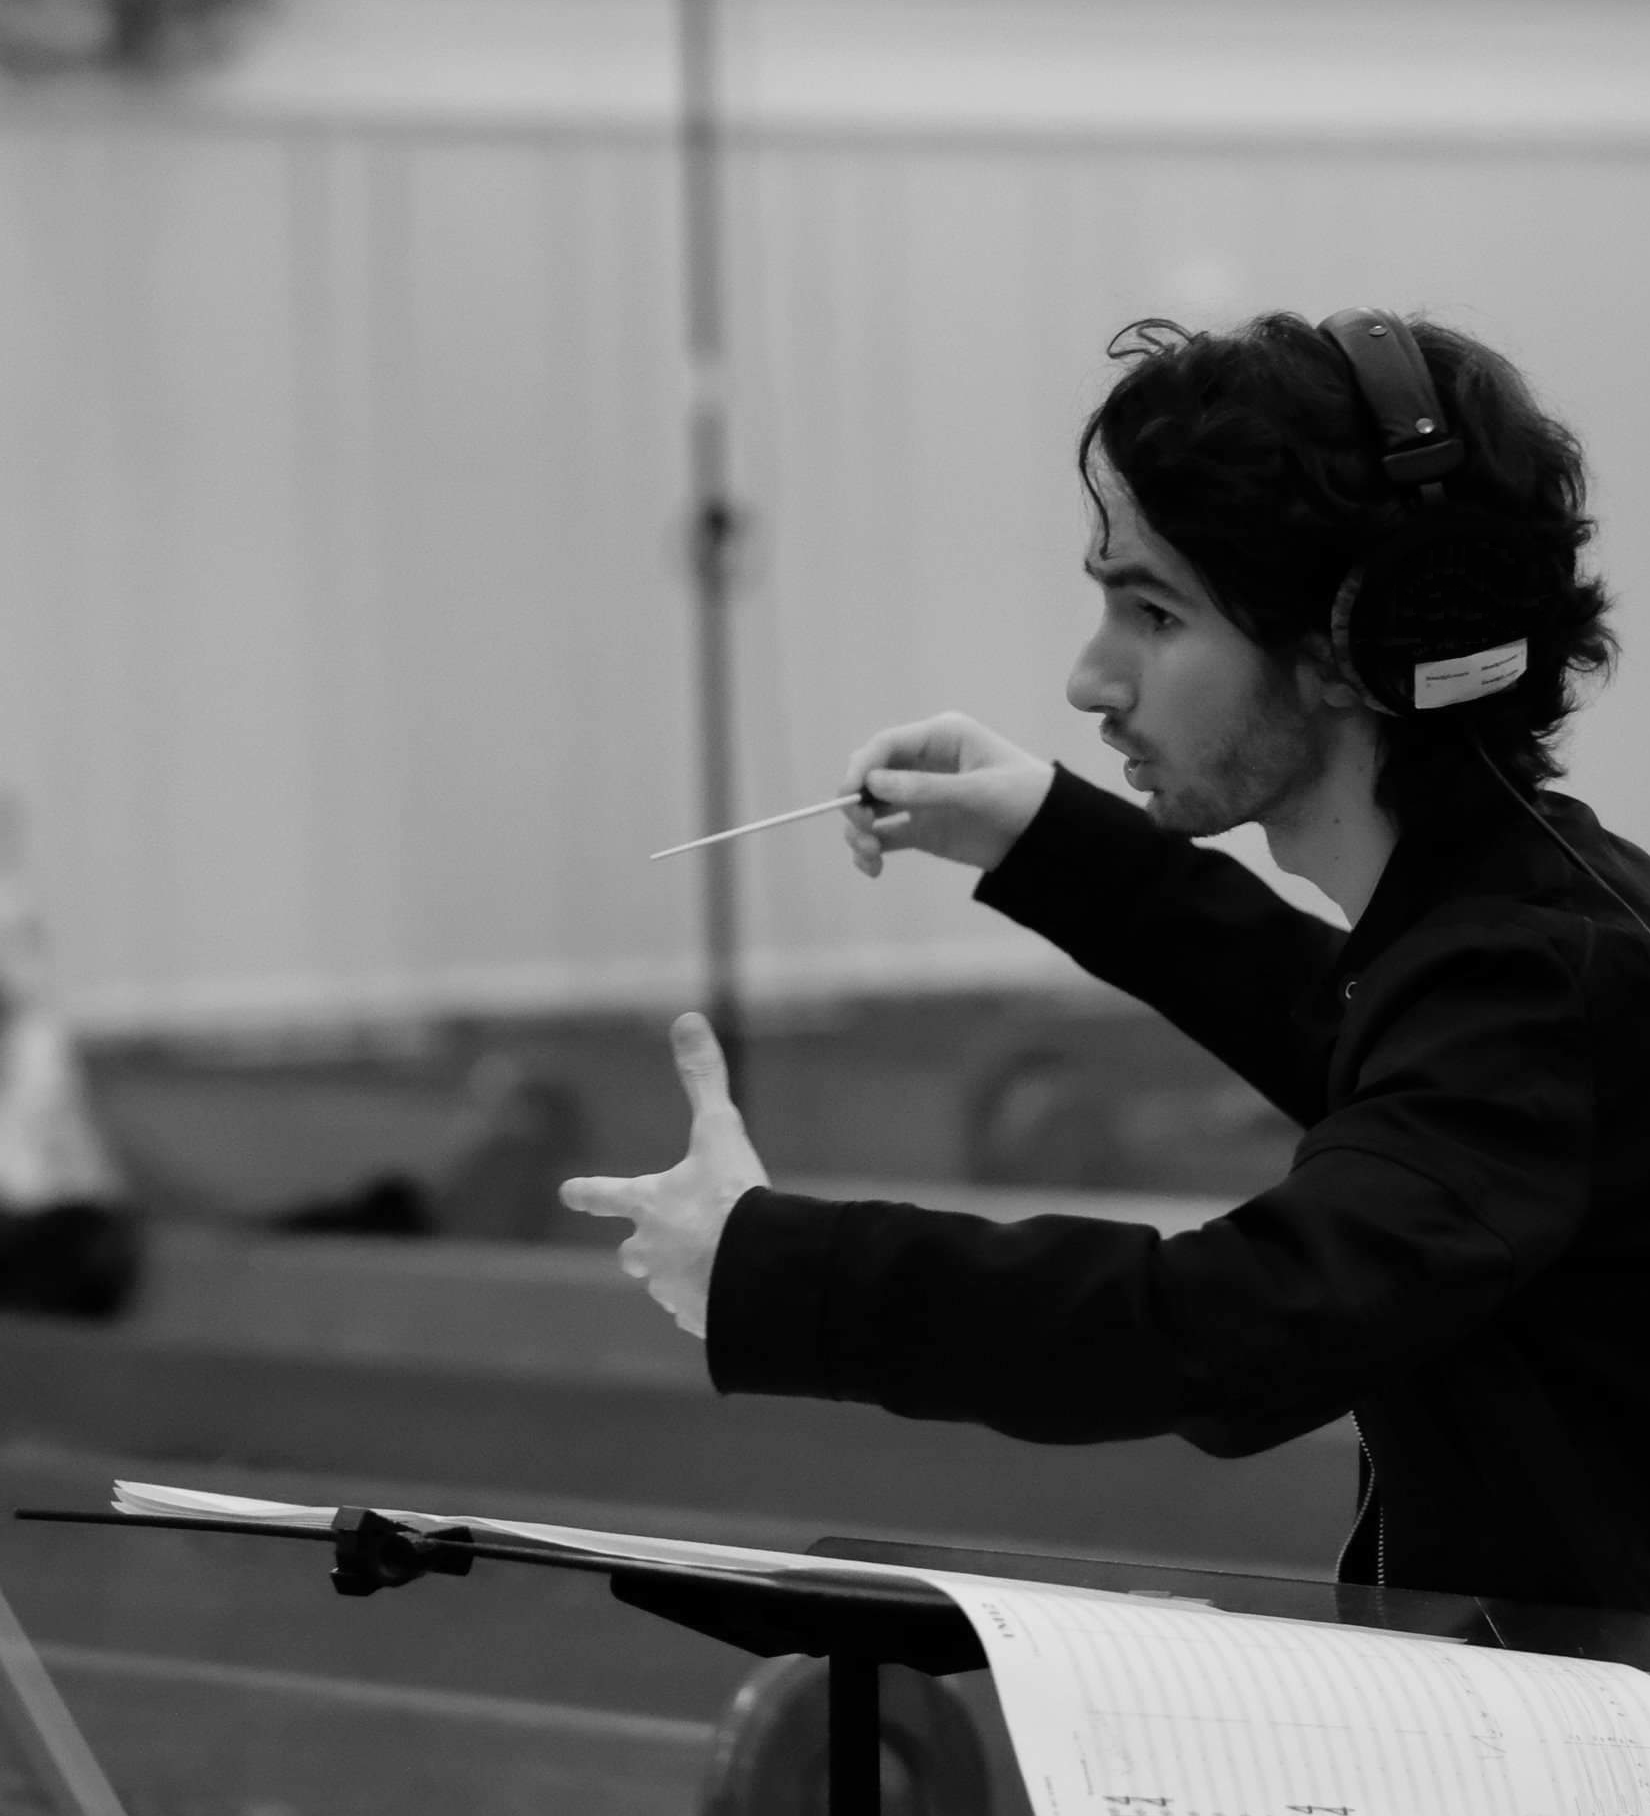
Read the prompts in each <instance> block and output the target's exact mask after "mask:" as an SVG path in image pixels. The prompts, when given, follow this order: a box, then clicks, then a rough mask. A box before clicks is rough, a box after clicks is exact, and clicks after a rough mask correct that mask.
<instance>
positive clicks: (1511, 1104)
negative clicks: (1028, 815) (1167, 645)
mask: <svg viewBox="0 0 1650 1816" xmlns="http://www.w3.org/2000/svg"><path fill="white" fill-rule="evenodd" d="M1537 801H1538V802H1539V805H1540V811H1541V812H1542V814H1543V816H1544V817H1545V819H1546V820H1547V822H1548V823H1549V824H1550V825H1552V826H1553V827H1554V828H1556V829H1557V830H1558V831H1559V832H1560V833H1561V834H1562V835H1563V836H1564V838H1565V839H1566V840H1567V841H1568V842H1569V844H1571V845H1572V846H1573V847H1574V848H1575V849H1576V850H1578V851H1579V852H1580V853H1581V854H1582V855H1583V856H1584V857H1585V858H1586V859H1587V860H1588V862H1589V863H1591V864H1592V866H1593V867H1594V869H1596V870H1597V871H1599V872H1600V873H1601V874H1602V875H1603V876H1605V877H1606V878H1607V879H1608V880H1609V881H1610V883H1611V884H1612V885H1613V886H1614V887H1615V888H1616V889H1618V890H1619V891H1620V892H1621V893H1622V894H1623V895H1625V896H1626V897H1627V898H1628V899H1629V900H1630V901H1632V902H1633V903H1634V905H1635V906H1637V907H1639V911H1640V912H1641V913H1642V914H1644V915H1645V918H1646V919H1650V858H1647V857H1646V855H1645V854H1644V853H1643V852H1641V851H1639V850H1638V849H1637V848H1636V847H1635V846H1633V845H1630V844H1628V843H1627V842H1626V841H1625V840H1622V839H1618V838H1616V837H1614V836H1613V835H1611V834H1610V833H1607V832H1606V831H1604V830H1603V829H1602V828H1601V827H1600V826H1599V824H1598V821H1597V820H1596V818H1595V817H1594V815H1593V814H1592V812H1591V811H1590V810H1589V809H1588V808H1587V807H1585V806H1583V805H1582V804H1581V803H1580V802H1578V801H1574V800H1571V799H1569V798H1568V797H1566V796H1564V795H1561V794H1556V793H1552V792H1543V793H1541V794H1540V795H1538V796H1537ZM976 895H977V897H978V899H979V900H981V901H984V902H987V903H989V904H991V905H993V906H994V907H996V908H998V909H1000V910H1001V911H1002V912H1004V913H1006V914H1008V915H1010V916H1012V917H1013V918H1014V919H1016V920H1018V921H1020V922H1021V923H1023V924H1024V925H1026V926H1028V927H1030V928H1033V929H1034V930H1036V931H1037V932H1039V933H1041V934H1044V935H1045V936H1047V937H1048V938H1049V939H1050V940H1052V941H1054V942H1055V944H1057V945H1058V946H1060V947H1062V948H1063V949H1064V950H1065V951H1066V952H1068V953H1070V954H1071V956H1072V957H1073V958H1075V959H1076V960H1077V961H1078V962H1079V963H1080V964H1082V965H1083V966H1085V967H1086V968H1087V969H1089V970H1090V971H1092V972H1094V973H1095V974H1096V975H1098V976H1100V977H1103V978H1105V979H1107V980H1108V981H1110V982H1112V983H1114V984H1116V985H1118V986H1120V987H1121V988H1122V989H1123V990H1125V991H1127V992H1129V993H1130V994H1132V995H1134V996H1137V997H1139V998H1140V999H1142V1000H1143V1001H1145V1002H1147V1003H1149V1004H1151V1005H1152V1006H1153V1007H1155V1008H1157V1009H1159V1010H1160V1011H1162V1013H1163V1014H1164V1015H1166V1016H1167V1017H1168V1018H1169V1019H1170V1020H1171V1021H1173V1022H1174V1023H1176V1024H1177V1025H1178V1026H1179V1027H1181V1028H1182V1029H1184V1030H1185V1031H1186V1032H1187V1033H1188V1034H1190V1035H1191V1036H1192V1037H1193V1038H1194V1039H1196V1040H1197V1041H1199V1042H1200V1043H1201V1044H1202V1045H1204V1046H1205V1047H1207V1048H1208V1049H1209V1050H1210V1051H1211V1052H1213V1053H1215V1054H1217V1055H1218V1056H1219V1057H1220V1058H1222V1059H1223V1060H1225V1061H1226V1062H1227V1063H1228V1064H1229V1065H1230V1066H1232V1067H1233V1068H1234V1069H1235V1070H1236V1071H1237V1072H1238V1073H1239V1074H1241V1075H1242V1076H1243V1077H1244V1078H1246V1079H1248V1080H1249V1081H1250V1082H1251V1083H1253V1084H1254V1085H1255V1086H1256V1087H1257V1088H1258V1089H1259V1090H1261V1091H1262V1092H1263V1093H1264V1094H1265V1095H1266V1096H1267V1097H1268V1098H1270V1099H1271V1100H1272V1102H1274V1103H1275V1104H1276V1105H1278V1107H1279V1108H1280V1109H1282V1110H1283V1111H1285V1112H1286V1113H1287V1114H1288V1115H1289V1116H1291V1117H1293V1118H1294V1119H1296V1120H1297V1121H1298V1122H1300V1123H1301V1124H1302V1125H1303V1126H1304V1128H1305V1131H1306V1132H1305V1135H1304V1137H1303V1139H1302V1140H1301V1143H1300V1145H1299V1147H1298V1149H1297V1150H1296V1154H1295V1158H1294V1162H1293V1164H1292V1166H1291V1168H1290V1171H1289V1174H1288V1176H1287V1177H1286V1178H1285V1179H1283V1180H1280V1181H1279V1182H1278V1184H1277V1185H1275V1186H1273V1187H1271V1188H1270V1189H1268V1190H1267V1191H1264V1192H1262V1193H1260V1194H1259V1195H1258V1196H1256V1197H1254V1198H1251V1199H1249V1200H1248V1201H1247V1202H1246V1203H1244V1204H1241V1205H1239V1206H1238V1207H1237V1208H1236V1209H1235V1210H1233V1211H1231V1212H1229V1213H1227V1214H1226V1215H1225V1216H1222V1217H1219V1218H1217V1219H1216V1220H1214V1221H1213V1222H1212V1223H1209V1224H1207V1225H1205V1226H1204V1227H1203V1228H1201V1229H1197V1230H1192V1231H1188V1232H1186V1233H1183V1234H1181V1235H1177V1236H1173V1237H1169V1238H1163V1237H1161V1236H1160V1235H1159V1234H1158V1232H1157V1231H1156V1230H1154V1229H1152V1228H1149V1227H1147V1226H1143V1225H1138V1224H1128V1223H1118V1222H1109V1221H1103V1220H1099V1219H1085V1218H1069V1217H1053V1216H1050V1217H1038V1218H1033V1219H1031V1220H1029V1221H1027V1222H1024V1223H1019V1224H998V1223H993V1222H989V1221H987V1220H984V1219H980V1218H975V1217H970V1216H966V1215H963V1214H961V1213H955V1212H938V1211H926V1210H922V1209H919V1208H917V1207H915V1206H908V1205H893V1204H880V1203H859V1204H837V1203H829V1202H824V1201H821V1200H815V1199H806V1198H801V1197H797V1196H794V1195H788V1194H784V1193H779V1192H773V1191H768V1190H759V1191H752V1192H748V1193H746V1194H745V1196H744V1197H743V1198H741V1199H740V1201H739V1203H738V1204H737V1205H736V1206H735V1208H734V1211H733V1214H732V1216H731V1218H730V1219H729V1221H728V1224H727V1227H726V1230H725V1232H724V1234H723V1238H722V1241H721V1245H720V1247H719V1249H718V1251H717V1256H716V1263H715V1269H714V1272H713V1275H712V1280H711V1289H710V1304H709V1310H708V1315H707V1339H708V1360H709V1366H710V1370H711V1375H712V1379H713V1381H714V1382H715V1384H716V1386H717V1387H718V1388H719V1389H721V1390H722V1391H724V1392H736V1391H743V1392H759V1393H770V1394H802V1395H809V1396H816V1397H822V1398H832V1399H842V1400H861V1401H868V1402H871V1403H873V1404H876V1405H880V1406H884V1407H886V1408H888V1409H889V1410H890V1411H892V1412H895V1413H900V1414H904V1415H907V1416H910V1417H916V1418H939V1419H961V1420H968V1421H971V1422H975V1423H979V1424H983V1425H987V1426H991V1427H994V1428H995V1429H997V1430H999V1431H1003V1432H1007V1433H1010V1434H1012V1435H1016V1436H1019V1437H1023V1438H1028V1439H1031V1440H1034V1441H1039V1442H1045V1443H1087V1442H1091V1441H1094V1440H1097V1439H1107V1438H1131V1437H1145V1436H1150V1435H1154V1434H1158V1433H1164V1432H1178V1433H1179V1434H1181V1435H1182V1436H1183V1437H1185V1438H1187V1439H1188V1440H1190V1441H1191V1442H1192V1443H1193V1444H1195V1445H1197V1446H1198V1447H1199V1448H1201V1449H1203V1450H1206V1451H1208V1452H1210V1453H1212V1454H1214V1455H1217V1456H1241V1455H1244V1454H1247V1453H1249V1452H1253V1451H1257V1450H1264V1449H1267V1448H1269V1447H1270V1446H1272V1445H1274V1444H1278V1443H1281V1442H1282V1441H1284V1440H1285V1439H1288V1438H1291V1437H1294V1436H1297V1435H1299V1434H1300V1433H1302V1432H1305V1431H1309V1430H1311V1429H1313V1428H1315V1427H1317V1426H1320V1425H1323V1424H1326V1423H1328V1422H1329V1421H1331V1420H1333V1419H1336V1418H1338V1417H1340V1416H1341V1415H1343V1414H1345V1413H1346V1412H1348V1411H1351V1412H1352V1413H1353V1414H1354V1416H1355V1418H1356V1420H1357V1424H1358V1428H1359V1433H1360V1435H1361V1437H1362V1439H1363V1443H1364V1448H1365V1452H1366V1457H1367V1459H1372V1460H1373V1473H1374V1480H1373V1483H1371V1481H1370V1479H1369V1470H1368V1464H1367V1461H1366V1464H1365V1467H1364V1469H1363V1471H1362V1475H1363V1481H1362V1482H1361V1484H1360V1487H1361V1500H1362V1501H1363V1503H1364V1505H1363V1509H1362V1512H1361V1514H1360V1517H1359V1519H1358V1522H1357V1529H1356V1531H1355V1532H1354V1534H1353V1536H1352V1538H1351V1540H1350V1542H1349V1544H1348V1546H1347V1548H1346V1550H1345V1552H1344V1554H1343V1558H1342V1561H1341V1565H1340V1573H1341V1575H1342V1577H1343V1579H1344V1580H1350V1581H1362V1582H1374V1581H1384V1582H1386V1583H1389V1584H1396V1585H1402V1586H1407V1587H1413V1588H1437V1589H1449V1590H1459V1591H1464V1592H1469V1593H1479V1594H1486V1595H1501V1596H1507V1597H1511V1598H1517V1599H1522V1600H1526V1601H1538V1602H1559V1603H1570V1604H1575V1605H1595V1606H1614V1607H1621V1608H1635V1609H1650V1489H1647V1488H1646V1486H1645V1484H1646V1482H1650V1470H1647V1469H1646V1468H1645V1461H1644V1455H1643V1452H1644V1450H1645V1447H1646V1444H1647V1442H1650V935H1646V934H1645V933H1644V932H1643V931H1642V930H1641V929H1640V928H1639V927H1637V926H1636V925H1635V924H1634V922H1633V920H1632V919H1631V917H1630V916H1629V915H1628V914H1627V913H1626V912H1625V911H1624V910H1623V909H1622V908H1621V907H1620V906H1619V905H1618V904H1617V903H1616V902H1614V901H1612V900H1611V898H1610V896H1609V895H1608V894H1607V893H1606V892H1604V891H1603V890H1601V889H1599V888H1598V886H1597V885H1596V884H1595V883H1594V882H1592V881H1591V880H1590V879H1589V878H1588V877H1587V876H1586V875H1585V874H1584V873H1582V872H1581V871H1580V870H1579V869H1577V867H1576V866H1575V865H1573V864H1572V863H1571V861H1570V860H1569V859H1568V858H1567V857H1566V856H1565V855H1564V853H1563V852H1562V851H1561V850H1560V849H1559V848H1558V847H1557V846H1556V845H1555V844H1553V842H1552V841H1551V840H1550V839H1548V838H1547V837H1546V835H1545V834H1544V833H1543V832H1542V830H1541V828H1540V827H1538V826H1537V825H1535V824H1534V823H1533V822H1532V820H1531V819H1530V818H1529V817H1528V816H1527V815H1526V814H1524V813H1522V812H1521V811H1520V809H1519V808H1518V806H1517V805H1516V804H1515V803H1514V802H1512V801H1511V800H1510V799H1507V798H1505V797H1503V799H1502V800H1501V801H1500V802H1497V801H1495V800H1488V801H1486V803H1485V804H1484V808H1483V811H1482V813H1481V814H1475V815H1474V816H1473V819H1472V823H1471V824H1470V825H1466V826H1462V827H1461V828H1460V829H1459V833H1458V836H1456V837H1454V838H1452V839H1451V840H1450V841H1449V842H1448V843H1440V842H1430V843H1429V842H1425V841H1422V840H1421V839H1419V838H1416V837H1412V836H1406V837H1404V838H1402V839H1400V841H1399V843H1398V845H1397V847H1396V848H1395V850H1394V851H1393V854H1392V856H1391V858H1390V860H1389V861H1388V863H1387V866H1386V868H1385V870H1384V872H1383V873H1382V876H1381V879H1380V882H1379V884H1378V886H1377V888H1376V890H1375V893H1374V896H1373V897H1372V899H1371V901H1370V903H1369V906H1368V908H1367V910H1366V911H1365V913H1364V914H1363V916H1362V917H1361V918H1360V919H1359V921H1358V923H1357V925H1356V926H1355V927H1354V929H1353V930H1352V932H1351V933H1350V934H1347V933H1343V932H1342V931H1341V930H1339V929H1338V928H1335V927H1332V926H1330V925H1329V924H1328V923H1327V922H1325V921H1322V920H1320V919H1318V918H1317V917H1316V916H1314V915H1310V914H1306V913H1304V912H1302V911H1300V910H1298V909H1295V908H1293V907H1291V906H1289V905H1288V904H1286V903H1285V902H1283V901H1282V900H1281V899H1280V898H1279V897H1278V896H1277V895H1276V894H1275V893H1274V892H1273V891H1272V890H1271V889H1270V888H1268V887H1267V885H1266V884H1265V883H1264V882H1262V881H1261V880H1260V879H1259V878H1258V877H1256V876H1255V875H1254V874H1253V872H1251V871H1250V870H1248V869H1246V868H1245V867H1244V866H1243V865H1241V864H1239V863H1238V862H1237V861H1236V860H1234V859H1232V858H1229V857H1227V856H1225V855H1224V854H1221V853H1218V852H1214V851H1210V850H1207V849H1205V848H1203V847H1201V846H1198V845H1195V844H1193V843H1191V842H1190V841H1189V840H1186V839H1184V838H1179V837H1176V836H1173V835H1169V834H1165V833H1161V832H1159V831H1158V830H1157V829H1156V828H1155V827H1153V826H1152V825H1151V823H1150V821H1149V820H1148V819H1147V817H1146V816H1145V814H1144V813H1143V812H1141V811H1140V810H1139V809H1138V808H1135V807H1133V806H1132V805H1130V804H1128V803H1126V802H1124V801H1122V800H1120V799H1118V798H1116V797H1114V796H1112V795H1109V794H1107V793H1104V792H1103V791H1101V790H1099V789H1096V788H1093V787H1091V786H1090V785H1088V784H1087V783H1085V782H1082V781H1080V780H1079V779H1077V778H1076V777H1075V776H1073V775H1072V774H1071V773H1070V772H1069V771H1067V770H1064V769H1060V770H1058V771H1057V774H1056V777H1055V781H1054V785H1053V787H1052V789H1051V791H1050V794H1049V796H1048V799H1047V801H1046V802H1045V804H1044V806H1043V808H1042V809H1041V811H1040V812H1039V814H1038V816H1037V818H1036V819H1035V820H1034V821H1033V823H1032V824H1031V826H1030V827H1029V828H1028V829H1027V830H1026V832H1025V833H1024V834H1023V835H1022V837H1021V838H1020V840H1019V841H1018V843H1017V844H1016V845H1015V847H1014V849H1013V850H1012V851H1011V852H1010V853H1009V855H1008V857H1007V858H1006V859H1005V860H1004V862H1003V863H1002V864H1001V865H999V866H998V868H997V869H996V870H995V871H993V872H991V873H989V874H988V875H987V876H985V877H983V878H982V879H981V882H980V884H979V887H978V888H977V890H976ZM1187 1137H1188V1139H1195V1138H1196V1131H1195V1130H1188V1132H1187Z"/></svg>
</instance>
